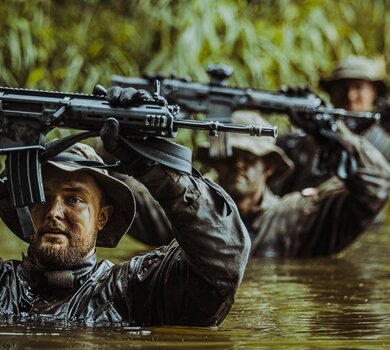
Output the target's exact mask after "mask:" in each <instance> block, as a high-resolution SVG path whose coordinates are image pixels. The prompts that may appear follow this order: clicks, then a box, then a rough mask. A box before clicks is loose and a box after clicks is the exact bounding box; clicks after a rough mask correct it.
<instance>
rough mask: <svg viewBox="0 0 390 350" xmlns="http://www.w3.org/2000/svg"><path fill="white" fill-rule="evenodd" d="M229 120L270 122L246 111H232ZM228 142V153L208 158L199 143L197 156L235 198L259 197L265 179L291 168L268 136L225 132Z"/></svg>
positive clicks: (252, 198) (254, 198) (267, 180)
mask: <svg viewBox="0 0 390 350" xmlns="http://www.w3.org/2000/svg"><path fill="white" fill-rule="evenodd" d="M232 122H233V123H236V124H260V125H264V126H270V124H269V123H268V122H266V121H265V120H264V119H263V118H261V117H260V116H259V115H258V114H257V113H255V112H250V111H237V112H235V113H234V114H233V117H232ZM228 142H229V144H230V145H231V146H232V150H233V155H232V156H231V157H227V158H222V159H220V158H217V159H215V158H210V156H209V153H208V147H207V145H202V146H201V147H199V149H198V154H197V157H198V159H199V161H201V162H202V163H204V164H207V165H208V166H211V167H212V168H214V169H215V170H216V172H217V174H218V182H219V184H220V185H221V186H222V187H223V188H224V189H225V190H226V191H227V192H228V193H229V194H230V196H231V197H232V198H233V199H234V200H235V201H236V202H238V201H245V200H247V199H251V200H252V201H259V200H261V198H262V196H263V194H264V191H265V189H266V186H267V183H268V182H270V181H274V180H277V179H280V178H282V177H284V176H286V175H287V174H288V173H289V172H290V171H291V170H292V168H293V164H292V162H291V160H290V159H289V158H288V157H287V155H286V154H285V153H284V151H283V150H282V149H281V148H279V147H278V146H276V144H275V139H273V138H271V137H252V136H247V135H242V134H229V135H228Z"/></svg>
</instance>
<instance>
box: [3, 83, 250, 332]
mask: <svg viewBox="0 0 390 350" xmlns="http://www.w3.org/2000/svg"><path fill="white" fill-rule="evenodd" d="M113 90H114V93H112V94H111V92H110V91H111V90H109V101H110V102H111V103H112V101H113V99H115V98H116V97H117V96H118V94H119V95H121V92H120V91H119V92H118V90H115V89H113ZM132 97H133V94H126V95H125V96H124V98H123V99H124V100H125V102H126V103H127V105H128V104H129V101H131V98H132ZM118 133H119V126H118V122H117V121H116V120H108V121H107V122H106V124H105V126H104V127H103V129H102V132H101V138H102V140H103V144H104V146H105V147H106V149H107V150H108V151H109V152H110V153H113V154H115V155H116V156H117V157H118V158H119V159H121V160H122V161H123V163H124V165H125V167H126V168H127V169H130V168H131V166H130V162H132V164H134V162H136V163H137V166H136V169H133V171H134V173H136V174H137V176H138V180H139V181H140V182H141V183H143V184H144V185H145V186H146V187H147V188H148V190H149V192H150V193H151V194H152V195H153V197H154V198H155V199H156V200H158V201H159V203H160V205H161V207H162V208H163V209H164V211H165V213H166V215H167V217H168V218H169V219H170V223H171V225H172V232H173V235H174V237H175V238H176V239H175V240H173V241H172V242H171V244H170V245H169V246H165V247H161V248H159V249H156V250H154V251H152V252H149V253H146V254H142V255H139V256H136V257H134V258H133V259H131V260H130V261H125V262H122V263H120V264H116V265H115V264H112V263H111V262H109V261H102V262H100V263H97V258H96V254H95V247H96V246H105V247H115V245H116V244H117V243H118V241H119V240H120V238H121V237H122V236H123V235H124V234H125V233H126V232H127V230H128V228H129V227H130V225H131V223H132V221H133V217H134V212H135V205H134V196H133V193H132V191H131V189H130V188H129V187H128V186H126V185H125V184H124V183H123V182H121V181H118V180H117V179H115V178H113V177H112V176H110V175H108V174H107V172H106V171H105V170H103V169H102V168H101V167H100V166H97V165H102V161H101V159H100V158H99V157H98V156H97V155H96V154H95V152H94V151H93V149H92V148H90V147H89V146H86V145H82V144H76V145H75V146H73V147H71V148H70V149H69V150H68V151H66V152H63V153H61V154H60V155H58V156H56V157H54V158H52V159H50V160H48V161H47V162H45V163H43V164H42V173H43V183H44V190H45V197H46V202H45V203H44V204H40V203H35V204H33V205H31V206H30V208H29V209H30V213H31V218H32V222H33V224H34V227H35V232H32V235H31V237H30V238H26V237H25V236H24V235H23V229H22V227H21V223H20V221H19V218H18V216H17V213H16V210H15V209H14V208H13V207H11V205H10V202H9V200H8V198H7V195H8V192H7V191H6V189H5V188H4V184H3V186H2V187H1V188H0V190H1V193H0V194H1V195H0V216H1V218H2V219H3V221H4V222H5V224H6V225H7V226H8V227H9V228H10V229H11V231H13V232H14V233H15V234H16V235H17V236H18V237H19V238H21V239H23V240H25V241H27V242H28V243H29V248H28V254H27V256H26V257H23V260H22V261H16V260H9V261H5V262H3V261H2V260H0V285H1V287H2V293H1V298H0V305H1V307H0V315H1V316H3V317H12V318H14V319H15V318H16V319H18V318H19V317H20V318H22V319H24V320H25V319H33V320H46V321H48V320H61V321H65V322H76V321H77V322H85V323H90V322H127V323H130V324H132V325H138V326H141V325H161V324H164V325H187V326H212V325H217V324H219V323H220V322H221V321H222V320H223V319H224V318H225V316H226V315H227V313H228V312H229V309H230V308H231V306H232V304H233V302H234V299H235V293H236V291H237V288H238V286H239V284H240V282H241V279H242V276H243V272H244V268H245V265H246V262H247V259H248V255H249V247H250V241H249V237H248V233H247V230H246V229H245V226H244V225H243V223H242V221H241V219H240V217H239V214H238V210H237V207H236V205H235V204H234V202H233V201H232V199H231V198H230V197H229V196H228V195H227V194H226V193H225V192H224V191H223V190H222V189H221V188H220V187H219V186H217V185H215V184H213V183H212V182H210V181H208V180H206V179H204V178H203V177H202V176H201V175H199V174H198V173H196V174H194V175H191V174H183V173H179V172H178V171H175V170H172V169H170V168H167V167H165V166H162V165H157V164H155V163H150V162H148V161H146V160H145V159H144V158H141V157H139V156H136V155H135V154H134V153H132V151H131V150H130V149H124V148H122V147H123V146H120V145H119V142H118ZM123 155H126V156H123ZM132 173H133V172H132Z"/></svg>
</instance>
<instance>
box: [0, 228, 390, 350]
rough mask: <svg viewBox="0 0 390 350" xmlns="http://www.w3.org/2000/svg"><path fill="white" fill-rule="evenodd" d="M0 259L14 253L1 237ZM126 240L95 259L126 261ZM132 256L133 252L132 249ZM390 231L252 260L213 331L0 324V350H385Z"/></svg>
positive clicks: (389, 317)
mask: <svg viewBox="0 0 390 350" xmlns="http://www.w3.org/2000/svg"><path fill="white" fill-rule="evenodd" d="M1 240H2V247H0V256H3V257H4V258H12V257H14V258H19V257H20V254H19V252H20V249H22V250H23V249H25V246H20V245H18V243H15V242H13V243H12V244H11V243H10V240H7V239H6V238H4V237H3V236H2V237H1ZM129 244H131V242H130V241H129V240H124V241H123V242H122V243H121V244H120V246H119V249H116V250H115V251H111V250H107V249H101V250H100V251H99V256H100V257H101V258H103V257H104V258H106V257H108V258H110V259H111V260H113V261H115V262H117V261H120V260H123V259H126V258H128V257H129V256H130V255H131V254H133V253H134V252H129V249H128V247H129ZM135 248H136V249H138V248H139V247H135ZM389 256H390V226H389V225H387V226H383V227H381V228H376V229H373V230H371V232H368V233H366V234H364V235H363V236H362V237H361V238H360V239H359V240H358V241H357V242H355V244H353V246H351V247H350V248H349V249H347V250H346V251H345V252H344V253H343V254H341V255H339V256H337V257H333V258H327V259H319V260H318V259H317V260H304V261H297V260H291V261H275V260H264V259H254V260H252V261H251V262H250V264H249V266H248V268H247V271H246V275H245V278H244V281H243V284H242V286H241V288H240V290H239V293H238V295H237V302H236V304H235V305H234V307H233V309H232V311H231V313H230V315H229V316H228V318H227V319H226V320H225V321H224V322H223V323H222V324H221V325H220V326H219V327H218V328H206V329H202V328H182V327H154V328H135V327H126V326H117V327H113V326H104V325H102V326H101V327H95V328H90V327H85V326H77V325H76V326H73V327H69V326H68V327H65V326H64V325H61V324H50V325H47V324H6V323H4V322H3V323H2V324H1V325H0V348H1V349H21V348H29V349H38V348H39V349H51V348H56V349H67V348H84V349H126V348H129V347H132V348H139V349H156V348H166V349H179V348H180V349H268V348H275V349H276V348H289V349H315V348H337V349H386V348H390V302H389V299H390V265H389Z"/></svg>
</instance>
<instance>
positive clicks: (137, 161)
mask: <svg viewBox="0 0 390 350" xmlns="http://www.w3.org/2000/svg"><path fill="white" fill-rule="evenodd" d="M100 138H101V140H102V142H103V146H104V148H105V150H106V151H107V152H109V153H110V154H112V155H113V156H114V157H115V158H117V159H118V160H120V162H121V169H119V170H118V171H119V172H122V173H125V174H127V175H131V176H133V177H135V178H137V177H140V176H142V175H144V174H146V173H147V172H148V171H149V170H150V169H151V168H152V167H153V166H154V165H156V164H157V163H156V162H154V161H152V160H150V159H147V158H145V157H143V156H141V155H140V154H139V153H138V152H137V151H136V150H135V149H134V148H133V147H132V143H131V139H129V138H125V137H123V136H120V135H119V122H118V121H117V120H116V119H115V118H108V119H107V120H106V121H105V123H104V125H103V127H102V129H101V130H100Z"/></svg>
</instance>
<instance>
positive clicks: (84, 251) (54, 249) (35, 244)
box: [29, 226, 97, 268]
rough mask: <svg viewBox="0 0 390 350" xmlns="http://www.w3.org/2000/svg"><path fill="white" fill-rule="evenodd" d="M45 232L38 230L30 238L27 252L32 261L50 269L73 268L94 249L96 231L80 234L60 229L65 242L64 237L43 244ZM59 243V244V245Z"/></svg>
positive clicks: (75, 231) (76, 231) (44, 230)
mask: <svg viewBox="0 0 390 350" xmlns="http://www.w3.org/2000/svg"><path fill="white" fill-rule="evenodd" d="M57 227H58V226H57ZM46 231H47V230H46V229H43V230H40V232H38V233H36V234H35V235H34V236H33V237H32V241H31V244H30V247H29V251H30V254H31V255H32V257H33V258H34V260H36V261H37V262H39V263H40V264H41V265H44V266H48V267H50V268H52V267H54V268H67V267H71V266H74V265H76V264H78V263H79V262H80V261H81V260H83V259H84V258H86V257H87V255H88V253H89V252H90V251H91V250H92V249H93V248H94V247H95V242H96V236H97V229H93V230H91V231H93V232H90V233H88V234H82V233H81V232H79V231H78V230H68V229H64V228H61V231H62V232H63V234H64V235H65V236H66V237H67V239H66V242H64V237H62V238H61V239H60V238H58V239H55V238H54V239H51V240H50V242H47V241H46V242H44V232H46ZM60 242H61V244H59V243H60Z"/></svg>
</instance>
